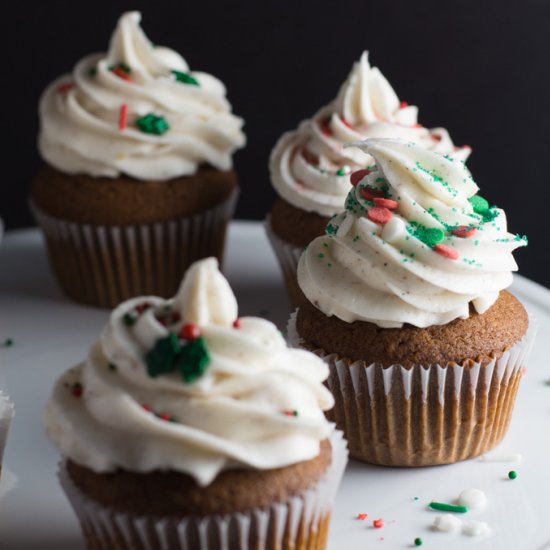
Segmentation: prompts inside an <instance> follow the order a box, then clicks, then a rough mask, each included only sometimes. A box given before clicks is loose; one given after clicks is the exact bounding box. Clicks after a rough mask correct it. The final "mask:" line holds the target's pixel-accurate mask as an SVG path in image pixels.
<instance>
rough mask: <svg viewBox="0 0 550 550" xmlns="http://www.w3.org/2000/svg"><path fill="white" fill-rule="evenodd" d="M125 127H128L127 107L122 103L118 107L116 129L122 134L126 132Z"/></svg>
mask: <svg viewBox="0 0 550 550" xmlns="http://www.w3.org/2000/svg"><path fill="white" fill-rule="evenodd" d="M127 125H128V105H126V103H123V104H122V105H121V106H120V113H119V115H118V129H119V130H120V131H121V132H122V131H124V130H126V126H127Z"/></svg>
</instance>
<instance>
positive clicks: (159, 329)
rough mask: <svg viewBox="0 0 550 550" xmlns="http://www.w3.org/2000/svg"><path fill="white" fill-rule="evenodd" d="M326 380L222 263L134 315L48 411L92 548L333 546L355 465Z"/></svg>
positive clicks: (110, 332) (130, 304)
mask: <svg viewBox="0 0 550 550" xmlns="http://www.w3.org/2000/svg"><path fill="white" fill-rule="evenodd" d="M327 375H328V368H327V366H326V365H325V364H324V363H323V361H321V360H320V359H319V358H318V357H316V356H315V355H314V354H312V353H309V352H306V351H304V350H293V349H290V348H288V347H287V345H286V343H285V340H284V339H283V337H282V335H281V334H280V332H279V331H278V330H277V329H276V327H275V325H273V324H272V323H270V322H268V321H266V320H263V319H259V318H255V317H243V318H239V317H238V316H237V303H236V300H235V297H234V295H233V293H232V292H231V289H230V287H229V285H228V283H227V281H226V280H225V279H224V278H223V276H222V275H221V274H220V273H219V271H218V269H217V262H216V260H215V259H214V258H209V259H206V260H202V261H199V262H197V263H195V264H193V265H192V266H191V268H190V269H189V271H188V272H187V274H186V276H185V279H184V281H183V283H182V285H181V287H180V289H179V291H178V293H177V294H176V296H175V297H174V298H173V299H170V300H164V299H162V298H158V297H151V296H147V297H140V298H134V299H132V300H129V301H127V302H124V303H122V304H121V305H119V306H118V307H117V308H116V309H115V310H114V311H113V313H112V315H111V317H110V320H109V322H108V324H107V326H106V327H105V329H104V330H103V332H102V334H101V337H100V338H99V341H98V342H96V343H95V344H94V345H93V346H92V347H91V349H90V351H89V353H88V356H87V359H86V360H85V362H83V363H82V364H80V365H78V366H76V367H74V368H73V369H70V370H69V371H67V372H66V373H65V374H64V375H62V376H61V378H60V379H59V380H58V382H57V383H56V385H55V388H54V390H53V394H52V396H51V398H50V400H49V402H48V403H47V405H46V409H45V411H44V424H45V428H46V431H47V433H48V435H49V437H50V438H51V439H52V440H53V442H54V443H55V444H56V445H57V446H58V447H59V449H60V451H61V453H62V455H63V461H62V463H61V467H60V479H61V483H62V486H63V487H64V489H65V491H66V493H67V496H68V498H69V500H70V502H71V504H72V505H73V507H74V509H75V512H76V514H77V516H78V518H79V520H80V522H81V526H82V530H83V533H84V537H85V539H86V544H87V547H88V548H94V549H99V548H115V547H116V548H142V549H144V550H147V549H149V548H151V549H153V548H155V549H156V548H167V549H180V548H202V549H204V550H209V549H213V548H227V549H233V548H234V549H237V548H238V549H246V548H259V547H260V546H261V547H264V546H263V545H265V547H269V548H281V549H291V548H292V549H294V548H312V549H322V548H325V545H326V540H327V533H328V526H329V520H330V510H331V504H332V501H333V499H334V495H335V492H336V489H337V486H338V484H339V481H340V478H341V476H342V473H343V470H344V467H345V464H346V461H347V451H346V445H345V442H344V440H343V438H342V434H341V432H339V431H335V430H334V429H333V425H332V424H330V423H329V422H328V421H327V420H326V418H325V416H324V414H323V410H326V409H328V408H330V407H331V406H332V405H333V398H332V396H331V395H330V393H329V391H328V390H327V389H326V388H325V387H324V385H323V384H322V382H323V380H325V379H326V377H327ZM244 541H247V542H246V543H245V542H244Z"/></svg>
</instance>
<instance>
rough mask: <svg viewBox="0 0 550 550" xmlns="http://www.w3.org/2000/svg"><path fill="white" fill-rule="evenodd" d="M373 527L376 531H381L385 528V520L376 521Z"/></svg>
mask: <svg viewBox="0 0 550 550" xmlns="http://www.w3.org/2000/svg"><path fill="white" fill-rule="evenodd" d="M372 526H373V527H374V528H375V529H381V528H382V527H384V520H383V519H375V520H374V521H373V522H372Z"/></svg>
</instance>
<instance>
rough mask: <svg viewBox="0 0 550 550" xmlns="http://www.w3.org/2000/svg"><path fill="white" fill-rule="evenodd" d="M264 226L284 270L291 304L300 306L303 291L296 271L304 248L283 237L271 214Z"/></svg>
mask: <svg viewBox="0 0 550 550" xmlns="http://www.w3.org/2000/svg"><path fill="white" fill-rule="evenodd" d="M264 227H265V232H266V234H267V238H268V240H269V242H270V244H271V247H272V248H273V251H274V252H275V256H276V257H277V260H278V261H279V266H280V267H281V271H282V272H283V278H284V280H285V285H286V290H287V293H288V299H289V300H290V304H291V306H292V307H293V308H295V307H298V305H299V303H300V297H301V295H302V291H301V290H300V287H299V286H298V279H297V278H296V271H297V270H298V261H299V260H300V256H301V255H302V252H303V251H304V249H303V247H300V246H296V245H295V244H291V243H288V242H286V241H284V240H283V239H281V237H279V236H278V235H277V234H276V233H275V232H274V231H273V228H272V227H271V216H267V218H266V221H265V225H264Z"/></svg>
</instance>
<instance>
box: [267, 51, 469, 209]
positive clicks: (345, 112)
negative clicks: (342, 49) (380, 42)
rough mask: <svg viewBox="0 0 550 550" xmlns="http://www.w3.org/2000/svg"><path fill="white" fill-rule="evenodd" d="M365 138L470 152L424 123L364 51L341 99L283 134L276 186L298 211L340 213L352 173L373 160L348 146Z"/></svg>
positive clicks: (275, 160)
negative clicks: (402, 99) (346, 144)
mask: <svg viewBox="0 0 550 550" xmlns="http://www.w3.org/2000/svg"><path fill="white" fill-rule="evenodd" d="M365 138H402V139H406V140H408V141H412V142H415V143H419V144H421V145H422V146H423V147H426V148H428V149H431V150H433V151H436V152H439V153H443V154H445V153H450V154H453V156H454V157H455V158H459V159H461V160H466V158H467V157H468V155H469V154H470V148H469V147H468V146H465V147H462V148H458V147H455V146H454V144H453V142H452V141H451V138H450V137H449V134H448V132H447V130H445V129H444V128H434V129H431V130H430V129H428V128H425V127H424V126H422V125H420V124H418V108H417V107H415V106H413V105H408V104H407V103H405V102H402V101H400V100H399V98H398V97H397V94H396V93H395V91H394V90H393V88H392V87H391V85H390V83H389V82H388V81H387V80H386V78H385V77H384V75H383V74H382V73H381V72H380V70H379V69H378V68H377V67H371V65H370V64H369V60H368V53H367V52H363V54H362V55H361V58H360V59H359V61H358V62H356V63H355V64H354V66H353V68H352V71H351V73H350V75H349V76H348V78H347V80H346V81H345V82H344V84H343V85H342V87H341V89H340V91H339V93H338V96H337V97H336V99H335V100H334V101H332V102H331V103H330V104H329V105H327V106H326V107H323V108H322V109H321V110H320V111H318V112H317V113H316V114H315V115H314V116H313V118H312V119H308V120H304V121H303V122H302V123H301V124H300V125H299V126H298V128H297V129H296V130H293V131H291V132H287V133H285V134H283V135H282V136H281V138H280V139H279V141H278V142H277V144H276V145H275V148H274V149H273V151H272V153H271V157H270V163H269V166H270V173H271V180H272V182H273V186H274V187H275V189H276V190H277V192H278V193H279V195H280V196H281V197H282V198H283V199H285V200H286V201H287V202H289V203H290V204H292V205H294V206H296V207H298V208H301V209H303V210H306V211H308V212H315V213H317V214H320V215H321V216H332V215H333V214H337V213H339V212H340V211H341V210H342V209H343V205H344V200H345V198H346V195H347V193H348V192H349V188H350V186H349V173H350V172H351V171H354V170H357V169H358V168H359V167H361V166H364V165H366V164H369V163H371V162H372V157H370V156H369V154H368V153H366V152H365V151H363V150H361V149H357V148H355V149H345V148H344V147H343V145H344V143H346V142H349V141H357V140H361V139H365Z"/></svg>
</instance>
